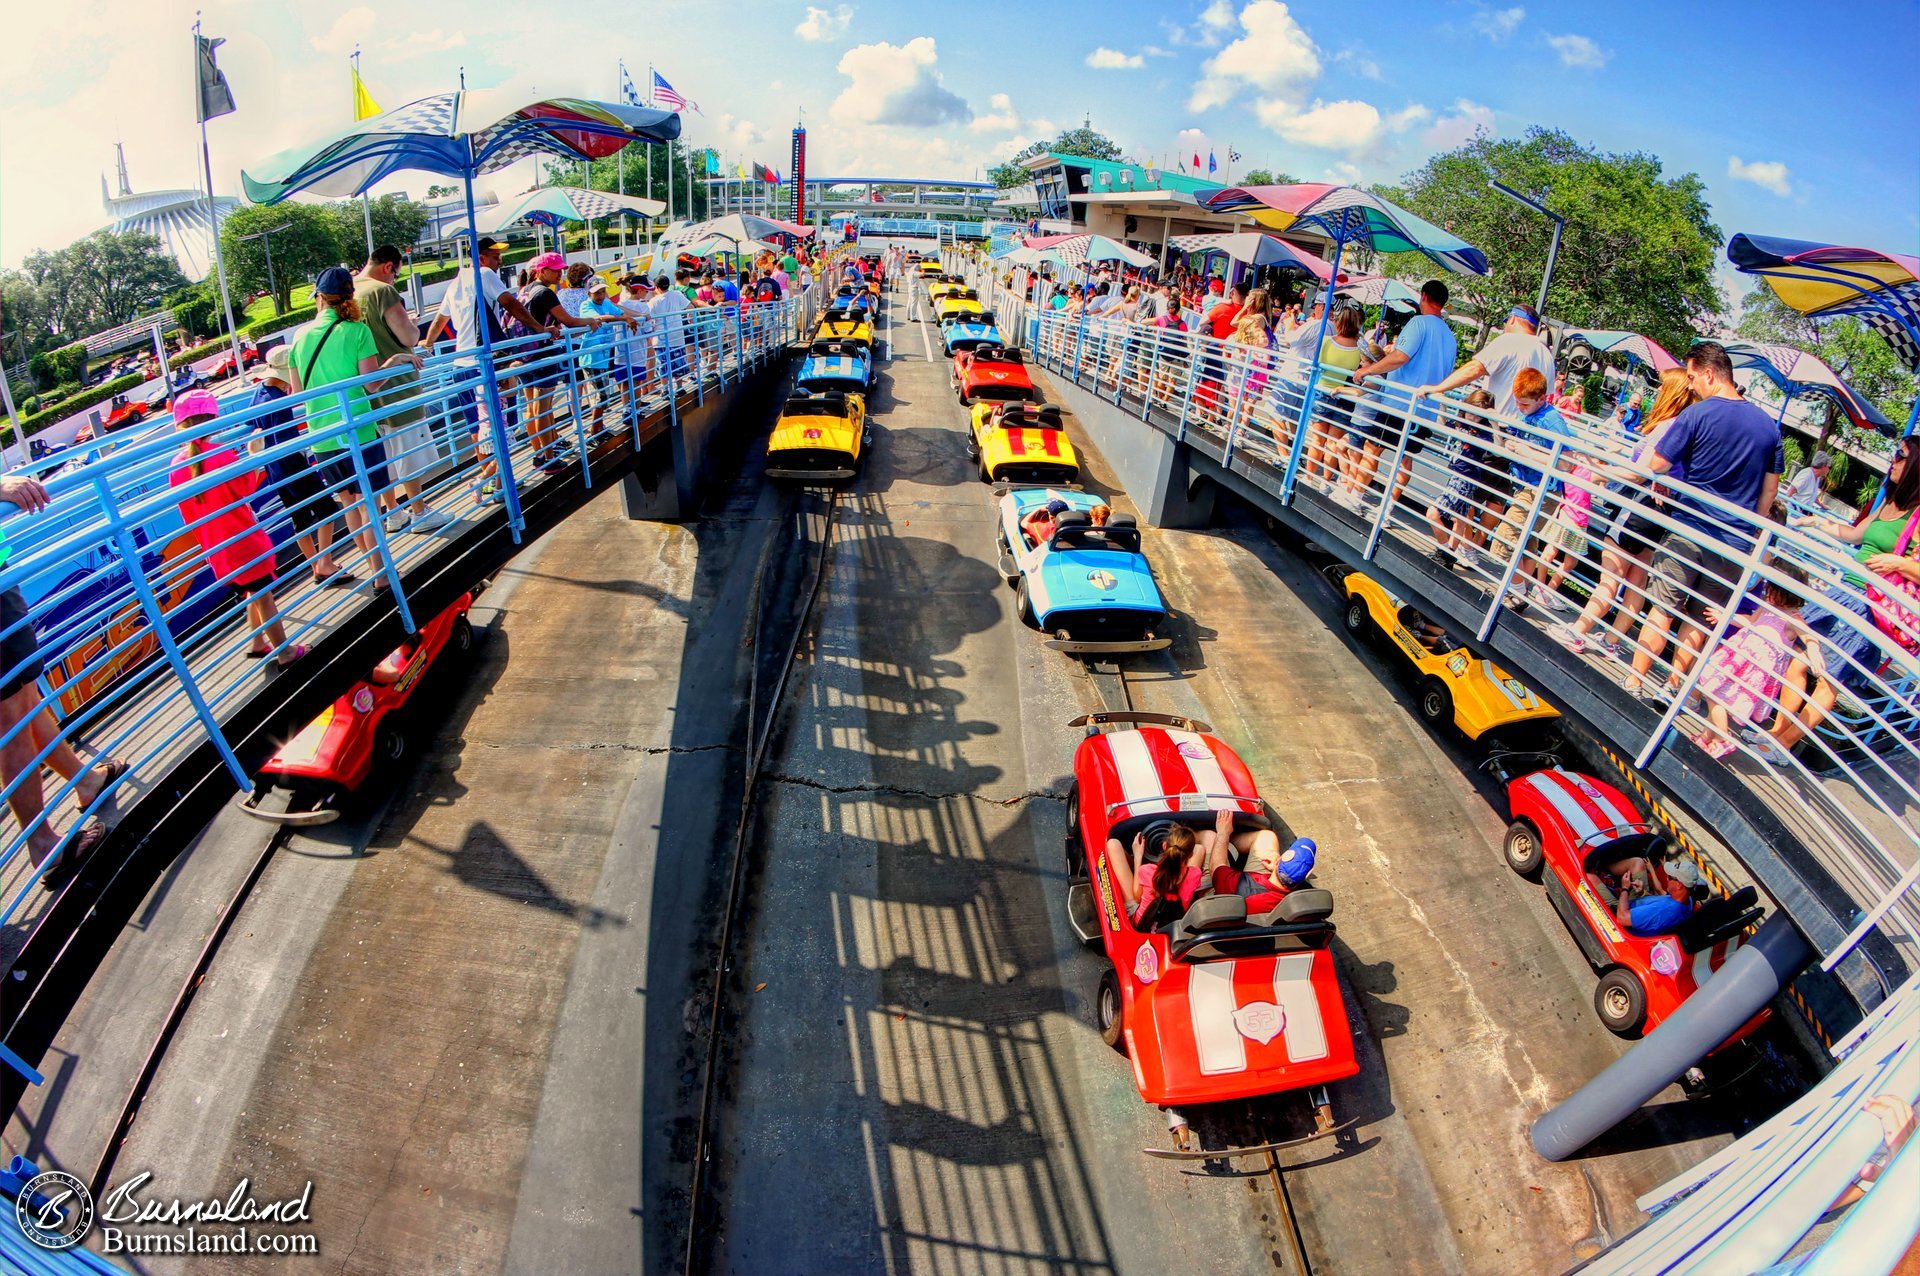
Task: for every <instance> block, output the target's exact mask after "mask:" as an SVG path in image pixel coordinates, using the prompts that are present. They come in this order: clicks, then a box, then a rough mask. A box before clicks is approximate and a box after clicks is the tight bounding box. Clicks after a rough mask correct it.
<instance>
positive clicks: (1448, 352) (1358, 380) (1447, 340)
mask: <svg viewBox="0 0 1920 1276" xmlns="http://www.w3.org/2000/svg"><path fill="white" fill-rule="evenodd" d="M1447 297H1448V293H1447V286H1446V285H1445V284H1443V283H1441V282H1440V281H1439V280H1438V279H1429V280H1427V282H1426V283H1424V284H1422V285H1421V286H1420V313H1419V314H1417V315H1415V316H1414V317H1413V318H1411V319H1409V320H1407V325H1406V327H1404V328H1402V329H1401V330H1400V336H1399V337H1398V338H1397V339H1396V340H1395V341H1394V343H1393V349H1391V350H1389V351H1387V352H1386V354H1384V355H1382V356H1381V357H1380V358H1378V359H1376V360H1374V361H1373V362H1372V363H1363V364H1361V365H1360V367H1359V368H1358V369H1356V370H1355V371H1354V374H1353V384H1354V385H1355V386H1356V387H1358V386H1364V385H1365V384H1366V381H1367V378H1368V377H1379V378H1380V379H1381V380H1383V381H1385V382H1387V383H1388V387H1389V388H1387V389H1385V390H1384V391H1383V392H1380V393H1378V394H1377V395H1376V397H1374V398H1372V399H1370V400H1369V401H1368V402H1366V403H1363V404H1361V406H1360V407H1359V409H1358V410H1357V411H1355V412H1354V414H1353V429H1352V430H1350V431H1348V435H1347V438H1348V441H1349V442H1350V443H1352V444H1354V445H1355V446H1356V447H1358V448H1360V450H1361V452H1362V454H1363V456H1362V460H1361V462H1360V475H1361V478H1360V482H1361V486H1362V488H1363V489H1364V488H1366V487H1369V486H1371V485H1372V483H1373V474H1374V471H1375V470H1377V469H1378V468H1379V466H1380V453H1381V452H1383V451H1384V450H1386V449H1387V448H1388V447H1397V446H1399V442H1400V433H1401V430H1402V428H1403V427H1405V426H1406V424H1407V415H1408V414H1409V409H1408V404H1409V402H1410V401H1412V395H1413V392H1414V391H1415V390H1417V389H1419V388H1420V387H1421V386H1427V385H1435V384H1437V383H1439V382H1440V381H1442V380H1444V379H1445V378H1446V376H1447V374H1449V373H1451V372H1452V371H1453V365H1454V362H1455V361H1456V360H1457V359H1458V357H1459V353H1460V342H1459V339H1458V338H1456V337H1455V336H1454V335H1453V328H1452V327H1451V326H1449V325H1448V323H1447V321H1446V320H1445V319H1444V318H1442V317H1441V316H1442V315H1444V314H1445V313H1446V309H1447ZM1435 412H1436V409H1435V408H1434V406H1433V405H1432V404H1417V405H1416V406H1415V408H1414V413H1415V414H1416V415H1415V420H1416V421H1431V420H1433V419H1434V416H1435ZM1419 433H1420V429H1419V426H1418V425H1417V424H1416V425H1415V426H1414V427H1413V436H1412V437H1409V438H1408V440H1407V452H1406V457H1405V459H1403V460H1402V461H1401V463H1400V473H1399V475H1398V476H1397V477H1396V478H1395V479H1394V485H1393V490H1394V491H1395V492H1396V493H1398V492H1399V490H1400V489H1401V488H1402V487H1404V486H1405V485H1406V481H1407V472H1408V471H1409V470H1410V469H1411V468H1412V466H1413V454H1414V453H1415V452H1418V451H1419V450H1420V442H1419V437H1418V436H1419Z"/></svg>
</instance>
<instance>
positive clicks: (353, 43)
mask: <svg viewBox="0 0 1920 1276" xmlns="http://www.w3.org/2000/svg"><path fill="white" fill-rule="evenodd" d="M391 29H392V26H391V24H382V22H381V21H380V15H379V14H377V13H375V12H374V11H373V10H372V9H370V8H368V7H367V6H366V5H359V6H357V7H355V8H352V9H348V10H347V11H346V12H344V13H342V14H341V15H340V16H339V17H337V18H335V19H334V20H333V25H332V26H331V27H329V28H328V29H327V33H326V34H325V35H319V36H315V37H314V38H313V47H314V48H315V49H318V50H319V51H320V52H322V53H331V54H333V55H335V56H336V57H346V56H347V55H348V54H350V53H352V52H353V51H354V50H355V49H364V50H365V51H366V52H368V53H378V54H380V55H382V56H384V57H387V58H391V59H395V60H399V59H404V58H411V57H418V56H420V55H421V54H424V53H439V52H442V51H444V50H446V49H457V48H460V47H462V46H463V45H465V44H466V42H467V37H466V33H465V32H462V31H452V32H448V31H444V30H442V29H441V28H439V27H434V28H433V29H432V30H430V31H410V32H408V33H407V34H406V35H405V36H404V37H401V38H398V39H395V38H393V37H392V36H390V35H383V33H385V32H389V31H391Z"/></svg>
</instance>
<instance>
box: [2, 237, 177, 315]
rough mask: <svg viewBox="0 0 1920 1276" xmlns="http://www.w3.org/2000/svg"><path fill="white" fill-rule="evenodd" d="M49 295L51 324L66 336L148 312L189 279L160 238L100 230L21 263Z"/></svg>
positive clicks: (43, 293)
mask: <svg viewBox="0 0 1920 1276" xmlns="http://www.w3.org/2000/svg"><path fill="white" fill-rule="evenodd" d="M21 264H22V265H23V266H24V267H25V270H26V274H27V277H28V278H29V279H31V280H32V281H33V282H34V283H35V284H36V285H37V286H38V287H39V290H40V292H41V294H42V296H43V297H44V298H45V301H46V306H47V317H48V321H49V326H50V328H51V329H52V330H53V331H54V332H56V333H58V334H60V336H61V337H62V338H64V339H66V340H73V339H75V338H78V337H84V336H86V335H88V334H89V333H94V332H99V331H101V330H102V329H105V328H111V327H113V326H114V325H116V324H122V323H126V322H127V321H128V320H130V319H134V318H137V317H138V316H140V315H142V314H146V313H148V312H150V311H152V310H153V309H155V308H156V307H157V306H159V305H160V304H161V303H162V302H163V301H165V300H166V298H167V296H168V294H170V293H172V292H174V291H175V290H176V289H179V288H181V287H183V286H184V285H185V284H186V282H187V280H186V276H184V275H182V274H181V273H180V265H179V263H178V262H176V261H174V259H173V258H172V257H171V256H170V255H168V254H167V252H166V251H165V250H164V249H162V248H161V247H160V240H159V239H158V238H157V237H156V236H153V235H149V234H146V233H144V232H142V231H133V230H130V231H124V232H120V233H116V232H114V231H110V230H100V231H95V232H94V233H93V234H91V235H88V236H87V237H85V238H84V239H76V240H74V241H73V242H72V243H71V244H68V245H67V246H66V247H65V248H62V249H60V250H59V251H58V252H51V253H49V252H36V253H32V254H30V255H29V256H28V257H27V259H26V260H25V261H24V262H23V263H21Z"/></svg>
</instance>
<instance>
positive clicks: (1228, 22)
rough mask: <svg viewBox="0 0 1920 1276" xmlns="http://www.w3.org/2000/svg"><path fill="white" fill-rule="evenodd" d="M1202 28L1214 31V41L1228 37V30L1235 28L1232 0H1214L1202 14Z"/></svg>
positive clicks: (1202, 29) (1203, 30)
mask: <svg viewBox="0 0 1920 1276" xmlns="http://www.w3.org/2000/svg"><path fill="white" fill-rule="evenodd" d="M1200 30H1201V31H1202V32H1203V33H1204V32H1209V31H1210V32H1214V33H1215V39H1214V43H1216V44H1217V43H1219V42H1220V41H1221V40H1224V39H1226V36H1227V32H1229V31H1231V30H1233V3H1232V0H1213V2H1212V3H1211V4H1209V5H1208V6H1207V7H1206V9H1205V10H1203V11H1202V12H1201V14H1200Z"/></svg>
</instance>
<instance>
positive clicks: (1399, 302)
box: [1333, 275, 1420, 310]
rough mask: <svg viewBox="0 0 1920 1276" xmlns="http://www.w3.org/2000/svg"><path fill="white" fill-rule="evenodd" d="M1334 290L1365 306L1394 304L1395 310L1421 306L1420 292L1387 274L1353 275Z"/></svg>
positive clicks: (1416, 308) (1414, 308) (1412, 308)
mask: <svg viewBox="0 0 1920 1276" xmlns="http://www.w3.org/2000/svg"><path fill="white" fill-rule="evenodd" d="M1333 291H1334V292H1335V293H1337V294H1338V295H1340V296H1342V297H1351V298H1353V299H1354V300H1355V301H1357V302H1359V303H1360V304H1361V305H1363V306H1392V307H1393V308H1394V309H1395V310H1418V309H1419V308H1420V294H1419V293H1417V292H1415V291H1414V290H1413V289H1411V288H1409V287H1407V286H1406V285H1405V284H1403V283H1401V282H1400V281H1399V280H1398V279H1388V278H1387V277H1386V276H1385V275H1351V276H1348V278H1347V281H1346V282H1345V283H1343V284H1341V285H1340V286H1339V287H1337V288H1335V289H1334V290H1333Z"/></svg>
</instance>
